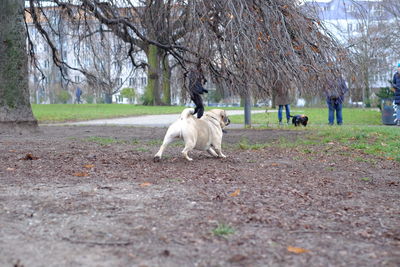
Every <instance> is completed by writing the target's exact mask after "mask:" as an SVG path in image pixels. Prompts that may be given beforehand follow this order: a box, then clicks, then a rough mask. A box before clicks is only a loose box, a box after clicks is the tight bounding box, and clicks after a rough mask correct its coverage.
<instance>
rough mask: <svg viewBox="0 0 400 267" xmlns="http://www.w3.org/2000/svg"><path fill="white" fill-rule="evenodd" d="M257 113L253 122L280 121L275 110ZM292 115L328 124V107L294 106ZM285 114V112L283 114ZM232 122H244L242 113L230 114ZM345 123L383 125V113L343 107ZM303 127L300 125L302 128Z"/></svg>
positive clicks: (264, 123)
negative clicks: (303, 115) (305, 116)
mask: <svg viewBox="0 0 400 267" xmlns="http://www.w3.org/2000/svg"><path fill="white" fill-rule="evenodd" d="M273 111H274V112H267V113H257V114H252V115H251V121H252V124H259V125H266V126H270V125H271V124H272V125H276V124H277V123H278V113H277V112H275V111H276V110H273ZM290 113H291V114H292V115H297V114H305V115H307V116H308V119H309V121H308V125H307V127H309V126H312V125H327V124H328V108H294V109H293V110H291V112H290ZM283 115H284V116H285V114H283ZM229 119H230V120H231V122H232V123H239V124H244V117H243V116H241V115H234V116H230V117H229ZM343 123H344V124H345V125H382V121H381V113H380V112H379V111H377V110H375V109H359V108H343ZM284 128H288V127H284ZM301 128H302V127H298V129H301Z"/></svg>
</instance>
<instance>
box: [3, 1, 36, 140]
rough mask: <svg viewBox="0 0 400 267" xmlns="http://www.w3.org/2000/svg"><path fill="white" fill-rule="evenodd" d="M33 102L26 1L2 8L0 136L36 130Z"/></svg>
mask: <svg viewBox="0 0 400 267" xmlns="http://www.w3.org/2000/svg"><path fill="white" fill-rule="evenodd" d="M36 128H37V121H36V119H35V118H34V117H33V114H32V109H31V105H30V102H29V89H28V55H27V53H26V33H25V24H24V0H3V1H2V6H1V9H0V133H2V132H10V131H11V132H13V131H15V130H16V131H17V132H18V131H23V130H36Z"/></svg>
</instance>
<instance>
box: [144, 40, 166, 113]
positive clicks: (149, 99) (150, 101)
mask: <svg viewBox="0 0 400 267" xmlns="http://www.w3.org/2000/svg"><path fill="white" fill-rule="evenodd" d="M146 54H147V62H148V64H149V67H148V71H147V74H148V75H147V77H148V82H147V86H146V92H145V97H144V103H143V104H145V105H155V106H157V105H160V104H161V99H160V92H161V88H160V87H161V80H160V79H161V77H162V69H161V67H160V56H159V52H158V48H157V47H156V46H154V45H149V49H148V51H147V53H146ZM160 72H161V74H160Z"/></svg>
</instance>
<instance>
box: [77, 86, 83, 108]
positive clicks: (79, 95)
mask: <svg viewBox="0 0 400 267" xmlns="http://www.w3.org/2000/svg"><path fill="white" fill-rule="evenodd" d="M81 95H82V90H81V88H79V87H78V88H76V91H75V96H76V99H75V102H76V103H77V104H79V103H82V101H81Z"/></svg>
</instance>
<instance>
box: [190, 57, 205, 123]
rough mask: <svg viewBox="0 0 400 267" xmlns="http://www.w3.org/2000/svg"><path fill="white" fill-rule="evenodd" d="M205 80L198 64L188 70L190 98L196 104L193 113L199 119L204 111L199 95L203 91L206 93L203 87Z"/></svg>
mask: <svg viewBox="0 0 400 267" xmlns="http://www.w3.org/2000/svg"><path fill="white" fill-rule="evenodd" d="M206 82H207V80H206V79H205V78H204V74H203V71H202V69H201V66H200V65H198V66H197V68H196V69H192V70H190V71H189V93H190V99H191V100H192V101H193V103H194V104H195V105H196V108H195V109H194V113H193V115H194V114H196V113H197V118H198V119H200V118H201V117H202V116H203V113H204V105H203V99H202V98H201V95H202V94H203V93H208V91H207V90H206V89H204V87H203V84H205V83H206Z"/></svg>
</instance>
